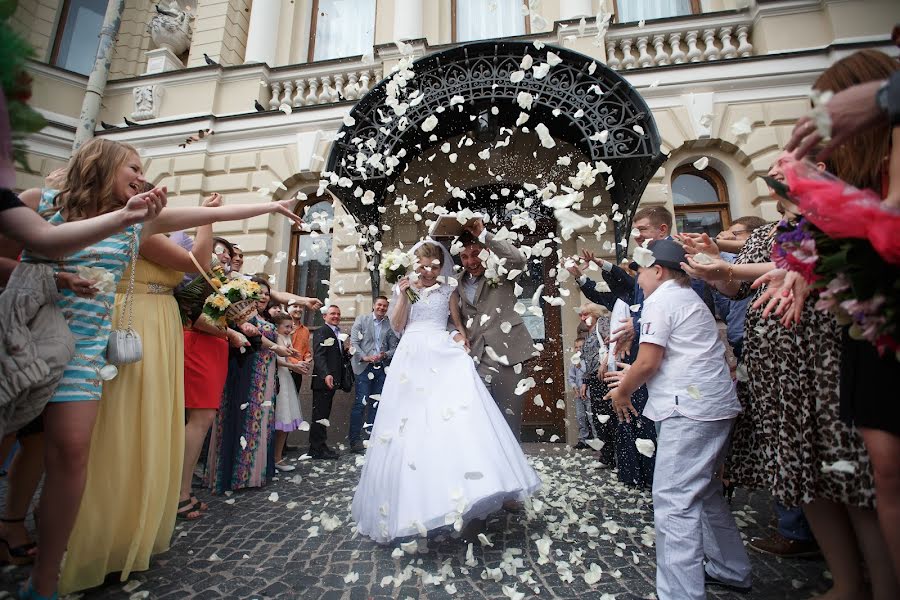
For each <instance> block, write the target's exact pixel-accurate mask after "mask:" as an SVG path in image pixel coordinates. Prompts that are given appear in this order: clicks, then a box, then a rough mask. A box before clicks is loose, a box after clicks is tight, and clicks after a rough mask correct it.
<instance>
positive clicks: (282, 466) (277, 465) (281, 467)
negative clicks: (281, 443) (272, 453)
mask: <svg viewBox="0 0 900 600" xmlns="http://www.w3.org/2000/svg"><path fill="white" fill-rule="evenodd" d="M296 468H297V467H295V466H294V465H287V464H285V463H284V462H280V463H275V469H276V470H278V471H281V472H282V473H290V472H291V471H293V470H294V469H296Z"/></svg>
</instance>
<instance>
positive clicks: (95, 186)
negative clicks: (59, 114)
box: [52, 138, 138, 221]
mask: <svg viewBox="0 0 900 600" xmlns="http://www.w3.org/2000/svg"><path fill="white" fill-rule="evenodd" d="M137 155H138V152H137V150H136V149H135V148H134V146H131V145H129V144H123V143H122V142H114V141H112V140H107V139H105V138H93V139H92V140H90V141H89V142H87V143H86V144H85V145H84V146H82V147H81V148H79V149H78V152H76V153H75V155H74V156H73V157H72V160H71V161H69V165H68V167H67V168H66V177H65V183H64V184H63V186H62V189H60V191H59V194H58V195H57V196H56V203H55V206H54V207H53V208H52V212H53V213H55V212H56V211H60V210H61V211H63V215H64V216H65V218H66V221H81V220H83V219H88V218H91V217H96V216H97V215H102V214H105V213H108V212H112V211H114V210H118V209H119V208H122V206H124V205H125V202H123V201H122V200H120V199H119V198H117V197H116V182H117V179H118V178H117V175H118V172H119V168H120V167H121V166H122V165H123V164H125V162H126V161H127V160H128V159H129V158H130V157H131V156H137Z"/></svg>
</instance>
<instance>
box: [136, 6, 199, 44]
mask: <svg viewBox="0 0 900 600" xmlns="http://www.w3.org/2000/svg"><path fill="white" fill-rule="evenodd" d="M155 9H156V10H155V12H156V14H154V15H153V18H152V19H150V24H149V25H148V26H147V31H149V32H150V38H151V39H152V40H153V43H154V44H156V46H157V47H158V48H166V49H168V50H169V51H171V52H172V54H174V55H175V56H181V55H182V54H184V53H185V52H186V51H187V49H188V48H190V46H191V36H192V34H193V31H192V29H191V26H192V25H193V22H194V14H193V12H192V11H191V9H190V8H182V7H181V5H179V4H178V2H176V1H175V0H169V2H168V4H165V5H164V4H163V3H162V2H159V3H157V4H156V6H155Z"/></svg>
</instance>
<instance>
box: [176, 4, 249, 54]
mask: <svg viewBox="0 0 900 600" xmlns="http://www.w3.org/2000/svg"><path fill="white" fill-rule="evenodd" d="M264 1H265V0H264ZM251 4H252V2H251V0H199V2H198V3H197V19H196V20H195V21H194V38H193V42H192V44H191V52H190V57H189V58H188V63H187V66H188V67H202V66H203V65H205V64H206V62H205V60H204V58H203V54H204V53H205V54H207V55H208V56H209V57H210V58H211V59H213V60H214V61H216V62H218V63H219V64H222V65H225V66H229V65H240V64H243V63H244V49H245V48H246V46H247V30H248V24H249V22H250V6H251Z"/></svg>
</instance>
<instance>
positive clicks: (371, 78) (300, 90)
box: [268, 63, 384, 110]
mask: <svg viewBox="0 0 900 600" xmlns="http://www.w3.org/2000/svg"><path fill="white" fill-rule="evenodd" d="M310 67H314V68H310ZM383 72H384V71H383V67H382V66H381V65H380V64H374V65H362V64H359V63H351V64H336V65H331V66H330V67H329V66H327V65H298V67H296V68H292V69H291V70H290V72H283V71H282V70H279V71H275V72H273V73H271V75H270V78H269V83H268V85H269V92H270V98H269V103H268V107H269V109H271V110H276V109H278V107H279V106H281V105H282V104H287V105H288V106H290V107H292V108H298V107H301V106H313V105H316V104H330V103H332V102H340V101H342V100H358V99H360V98H362V97H363V96H364V95H365V94H366V93H367V92H368V91H369V90H370V89H371V88H372V86H374V85H375V84H376V83H378V82H379V81H381V78H382V76H383Z"/></svg>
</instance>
